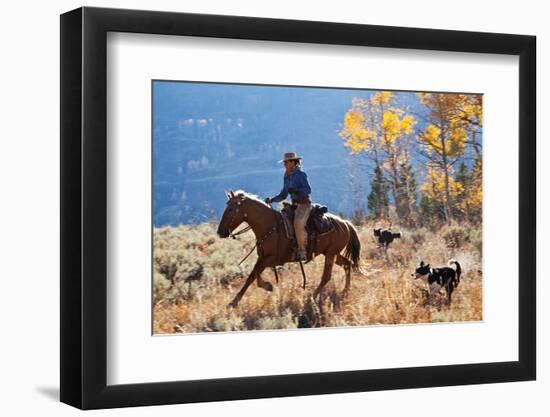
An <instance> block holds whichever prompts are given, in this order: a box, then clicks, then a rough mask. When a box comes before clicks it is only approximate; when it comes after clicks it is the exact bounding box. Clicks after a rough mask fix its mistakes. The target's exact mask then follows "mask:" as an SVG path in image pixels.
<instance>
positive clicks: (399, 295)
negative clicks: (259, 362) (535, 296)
mask: <svg viewBox="0 0 550 417" xmlns="http://www.w3.org/2000/svg"><path fill="white" fill-rule="evenodd" d="M373 226H374V224H371V223H365V224H362V225H360V226H359V227H358V228H359V232H360V233H359V234H360V239H361V244H362V259H363V264H362V268H363V269H364V270H365V271H366V274H365V275H361V274H358V273H354V274H353V275H352V286H351V291H350V294H349V295H348V296H347V297H345V298H343V297H342V289H343V286H344V282H343V281H344V278H343V277H344V275H343V271H342V270H341V269H340V268H338V267H335V269H334V271H333V274H332V277H333V279H332V280H331V282H330V283H329V284H328V285H327V288H326V290H325V297H324V300H323V301H322V302H320V303H317V302H314V301H313V300H312V297H311V295H312V293H313V290H314V289H315V287H316V285H317V284H318V282H319V278H320V276H321V271H322V256H320V257H318V258H317V259H316V260H315V261H314V262H312V263H311V264H308V265H306V267H305V268H306V273H307V276H308V284H307V287H306V289H305V290H303V289H302V288H301V287H300V285H301V281H302V277H301V274H300V271H299V268H298V266H297V265H296V264H289V265H285V266H284V267H282V268H281V269H280V277H281V281H280V283H279V284H278V285H274V287H275V289H274V291H273V293H268V292H266V291H265V290H263V289H261V288H258V287H257V286H256V285H255V284H253V285H252V286H251V287H250V289H249V290H248V292H247V293H246V294H245V296H244V298H243V299H242V301H241V303H240V305H239V306H238V307H237V308H236V309H231V308H228V307H227V304H228V303H229V302H230V301H231V299H232V297H233V296H234V295H235V293H236V292H237V291H238V290H239V288H240V287H241V285H242V283H243V280H244V279H245V277H246V276H247V275H248V273H249V271H250V270H251V268H252V265H253V264H254V262H255V254H254V255H253V256H251V257H250V258H249V259H247V260H246V261H245V262H244V263H243V264H242V265H241V266H239V265H238V262H239V261H240V260H241V259H242V258H243V257H244V256H245V255H246V254H247V253H248V250H249V249H250V248H252V246H253V242H254V239H253V235H252V234H251V233H248V234H246V235H244V236H243V237H242V238H240V239H239V240H233V239H220V238H218V237H217V236H216V234H215V228H216V226H215V225H214V224H209V223H206V224H201V225H195V226H179V227H163V228H156V229H155V230H154V259H153V263H154V294H153V322H154V333H155V334H164V333H190V332H212V331H232V330H267V329H291V328H309V327H342V326H368V325H380V324H410V323H434V322H456V321H479V320H482V268H481V231H480V229H479V228H476V227H473V226H470V225H468V224H464V225H461V226H452V227H449V226H445V227H443V228H441V229H439V230H436V231H430V230H427V229H417V230H408V229H402V233H403V238H402V239H401V240H396V241H395V242H394V243H393V244H392V246H391V247H390V249H389V250H388V256H387V259H386V257H385V256H384V254H383V253H382V252H381V251H380V250H379V249H378V248H377V245H376V243H375V241H374V239H373V237H372V228H373ZM451 257H452V258H455V259H457V260H458V261H459V262H460V263H461V264H462V268H463V270H464V272H463V276H462V278H461V282H460V285H459V286H458V288H457V289H456V290H455V292H454V293H453V301H452V303H451V305H450V306H447V305H446V304H445V302H444V292H443V291H441V293H440V294H437V295H435V296H433V297H431V298H430V297H428V294H427V287H426V286H425V285H424V284H422V283H421V282H419V281H415V280H413V279H412V278H411V272H412V271H413V270H414V267H415V265H416V264H417V263H418V261H419V260H420V259H422V260H424V261H426V262H430V263H431V264H432V265H434V266H436V265H445V264H446V263H447V260H448V259H449V258H451ZM263 277H264V278H265V279H267V280H269V281H270V282H272V283H273V284H275V276H274V273H273V271H271V270H266V271H265V272H264V273H263Z"/></svg>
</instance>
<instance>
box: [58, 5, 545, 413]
mask: <svg viewBox="0 0 550 417" xmlns="http://www.w3.org/2000/svg"><path fill="white" fill-rule="evenodd" d="M108 32H132V33H147V34H163V35H174V36H178V35H187V36H199V37H215V38H236V39H254V40H266V41H285V42H305V43H319V44H333V45H358V46H370V47H383V48H404V49H421V50H440V51H457V52H477V53H490V54H506V55H516V56H519V103H518V111H519V132H518V140H519V155H518V158H519V202H518V204H519V265H521V270H520V271H519V293H518V297H519V329H518V330H519V347H518V348H519V358H518V359H519V360H518V361H513V362H495V363H477V364H467V365H445V366H427V367H412V368H399V369H375V370H356V371H343V372H325V373H309V374H291V375H272V376H255V377H239V378H225V379H209V380H199V381H173V382H162V383H140V384H128V385H111V386H110V385H107V382H106V381H107V380H106V375H107V334H106V333H107V332H106V329H107V304H106V299H107V273H106V270H107V268H106V267H107V252H106V244H107V181H108V177H107V129H106V128H107V111H106V97H107V72H106V46H107V41H106V39H107V33H108ZM535 45H536V38H535V37H534V36H524V35H510V34H495V33H481V32H461V31H448V30H432V29H416V28H403V27H387V26H372V25H358V24H341V23H325V22H312V21H295V20H279V19H265V18H252V17H236V16H235V17H234V16H217V15H201V14H186V13H169V12H155V11H136V10H120V9H102V8H88V7H84V8H80V9H77V10H73V11H71V12H68V13H65V14H63V15H61V53H60V56H61V309H60V315H61V358H60V359H61V401H62V402H64V403H67V404H70V405H73V406H75V407H79V408H82V409H94V408H111V407H123V406H142V405H156V404H174V403H190V402H201V401H219V400H237V399H250V398H265V397H282V396H298V395H313V394H328V393H344V392H357V391H376V390H388V389H402V388H421V387H435V386H450V385H463V384H482V383H496V382H507V381H525V380H533V379H535V377H536V314H535V310H536V303H535V301H536V285H535V276H536V270H535V265H536V262H535V257H536V233H535V231H536V202H535V201H536V188H535V187H536V185H535V184H536V163H535V161H536V158H535V155H536V146H535V133H536V132H535V117H536V116H535V107H536V100H535V83H536V81H535V79H536V77H535V75H536V74H535V61H536V56H535V54H536V52H535V50H536V48H535Z"/></svg>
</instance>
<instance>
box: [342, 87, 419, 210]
mask: <svg viewBox="0 0 550 417" xmlns="http://www.w3.org/2000/svg"><path fill="white" fill-rule="evenodd" d="M394 102H395V95H394V93H392V92H390V91H379V92H377V93H375V94H373V95H372V96H371V97H370V98H369V99H361V98H356V99H354V100H353V102H352V107H351V109H350V110H349V111H348V112H347V113H346V114H345V116H344V125H343V128H342V130H341V131H340V137H342V139H343V140H344V145H345V146H347V147H348V148H349V149H350V150H351V152H352V153H360V152H365V153H367V154H368V155H369V156H370V157H371V159H372V160H373V161H374V162H375V166H376V167H379V168H380V169H382V170H383V171H384V172H385V174H386V175H387V176H388V177H389V183H390V185H391V189H392V195H393V198H394V202H395V205H396V210H397V212H398V215H399V216H400V217H403V216H405V215H406V213H404V212H403V211H402V210H400V207H404V205H402V204H400V199H401V193H400V178H399V162H400V157H401V154H402V151H403V150H402V146H401V145H402V143H401V142H402V141H403V139H405V138H406V137H407V136H408V135H410V134H411V133H412V132H413V129H414V125H415V123H416V120H415V119H414V117H413V116H412V115H408V114H405V111H404V110H403V109H400V108H398V107H396V106H395V103H394Z"/></svg>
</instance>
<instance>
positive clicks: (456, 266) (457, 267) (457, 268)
mask: <svg viewBox="0 0 550 417" xmlns="http://www.w3.org/2000/svg"><path fill="white" fill-rule="evenodd" d="M448 265H449V267H450V268H453V269H454V270H455V271H456V284H457V285H458V283H459V282H460V274H461V273H462V267H461V266H460V264H459V263H458V261H457V260H456V259H449V262H448ZM453 265H454V267H453Z"/></svg>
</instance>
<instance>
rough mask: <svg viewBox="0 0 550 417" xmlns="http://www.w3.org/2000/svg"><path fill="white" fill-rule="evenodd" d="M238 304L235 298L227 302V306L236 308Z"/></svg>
mask: <svg viewBox="0 0 550 417" xmlns="http://www.w3.org/2000/svg"><path fill="white" fill-rule="evenodd" d="M238 305H239V302H238V301H237V300H233V301H231V302H230V303H229V304H227V307H229V308H236V307H237V306H238Z"/></svg>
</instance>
